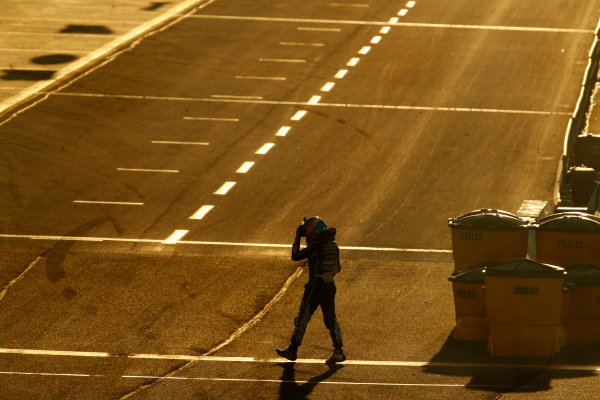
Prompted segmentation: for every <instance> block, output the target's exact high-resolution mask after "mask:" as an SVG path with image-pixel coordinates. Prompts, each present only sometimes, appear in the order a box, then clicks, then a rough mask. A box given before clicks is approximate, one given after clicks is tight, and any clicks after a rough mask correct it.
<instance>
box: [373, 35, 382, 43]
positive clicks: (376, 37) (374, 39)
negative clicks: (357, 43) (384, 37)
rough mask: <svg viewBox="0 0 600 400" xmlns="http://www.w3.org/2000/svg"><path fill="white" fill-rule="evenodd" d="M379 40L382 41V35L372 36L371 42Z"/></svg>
mask: <svg viewBox="0 0 600 400" xmlns="http://www.w3.org/2000/svg"><path fill="white" fill-rule="evenodd" d="M379 42H381V36H373V37H372V38H371V44H377V43H379Z"/></svg>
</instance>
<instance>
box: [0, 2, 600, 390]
mask: <svg viewBox="0 0 600 400" xmlns="http://www.w3.org/2000/svg"><path fill="white" fill-rule="evenodd" d="M599 17H600V2H599V1H587V2H565V1H558V0H551V1H528V2H523V1H509V0H506V1H499V2H473V1H467V0H458V1H454V2H451V3H448V2H440V1H433V0H417V1H414V2H413V1H411V2H408V3H406V2H396V1H378V2H375V1H360V2H319V1H312V0H309V1H302V2H300V1H295V0H294V1H285V2H283V1H253V2H246V1H239V0H234V1H227V2H225V1H220V0H214V1H205V2H199V3H198V7H197V8H196V9H195V10H193V12H192V13H190V14H186V15H181V16H180V18H178V19H176V20H171V21H169V22H170V23H169V24H168V25H166V26H164V27H163V28H162V29H158V30H155V31H153V33H152V34H148V35H146V36H145V37H144V38H143V39H141V40H137V41H136V42H135V43H133V44H131V45H130V46H126V47H125V48H119V49H115V51H114V54H112V56H111V57H109V58H107V59H104V60H99V61H98V62H96V63H93V64H91V65H89V66H88V67H87V68H84V69H82V70H81V71H79V73H78V74H77V76H73V77H70V78H68V79H65V80H64V81H62V82H58V83H57V86H54V87H51V88H49V89H47V92H45V93H41V94H40V97H38V98H33V99H31V101H29V102H27V103H24V104H22V105H21V106H20V108H19V109H17V110H15V111H19V112H17V113H16V114H8V115H5V116H4V117H3V119H2V120H1V121H0V124H1V125H0V138H1V142H2V146H1V147H0V148H1V151H2V155H1V157H0V166H1V168H2V174H1V179H2V180H3V182H2V185H1V186H0V190H1V192H0V193H1V194H0V209H2V214H0V221H1V225H0V235H1V236H0V246H1V247H0V251H1V252H2V257H1V258H0V280H1V282H2V285H3V289H2V291H1V292H0V332H2V333H1V334H0V388H1V389H0V398H2V399H26V398H35V399H81V398H90V399H91V398H93V399H124V398H127V399H159V398H160V399H164V398H177V399H197V398H211V399H212V398H214V399H220V398H232V399H245V398H266V399H272V398H315V399H317V398H318V399H321V398H411V399H419V398H422V399H426V398H427V399H429V398H452V399H457V398H468V399H471V398H477V399H496V398H503V399H518V398H525V397H526V398H528V399H529V398H531V399H548V398H553V399H559V398H561V399H562V398H565V397H572V398H586V397H587V398H594V397H595V396H597V393H598V383H597V382H598V380H597V371H598V368H599V367H600V357H599V356H598V354H600V353H598V348H597V346H574V345H570V346H569V347H567V348H566V349H563V351H561V352H560V353H559V354H558V355H557V356H556V357H555V358H553V359H550V360H548V359H543V360H539V359H532V360H529V359H527V360H524V359H504V358H494V357H491V356H489V354H488V353H487V352H486V349H485V343H479V342H476V343H467V342H459V341H454V340H452V339H451V332H452V329H453V326H454V310H453V303H452V292H451V287H450V285H449V283H448V282H447V280H446V278H447V276H448V275H449V273H450V272H451V271H452V256H451V253H450V235H449V230H448V228H447V226H446V222H447V218H448V217H454V216H457V215H460V214H462V213H464V212H467V211H470V210H473V209H477V208H482V207H486V208H499V209H505V210H509V211H513V212H514V211H516V209H517V208H518V207H519V205H520V204H521V202H522V201H523V200H526V199H539V200H551V199H552V195H553V189H554V182H555V178H556V168H557V165H558V160H559V157H560V154H561V150H562V139H563V134H564V129H565V126H566V124H567V121H568V118H569V115H570V113H571V112H572V110H573V107H574V104H575V102H576V100H577V96H578V95H579V83H580V82H581V77H582V76H583V73H584V68H585V63H586V60H587V52H588V49H589V48H590V46H591V44H592V41H593V30H594V29H595V27H596V24H597V21H598V19H599ZM310 215H319V216H321V217H323V218H324V219H325V220H326V221H327V222H328V223H329V224H330V225H335V226H336V227H337V228H338V242H339V244H340V245H341V246H342V259H343V271H342V273H341V274H340V275H339V276H338V277H337V278H336V283H337V286H338V297H337V312H338V319H339V321H340V325H341V327H342V332H343V335H344V342H345V346H344V349H345V352H346V353H347V355H348V361H347V362H346V363H344V364H342V365H340V366H338V367H336V368H328V367H327V366H326V365H325V364H324V359H325V358H326V357H327V356H328V355H329V353H330V351H331V344H330V339H329V336H328V333H327V331H326V330H325V328H324V326H323V324H322V322H321V317H320V314H319V312H317V313H316V314H315V316H314V317H313V320H312V322H311V324H310V325H309V328H308V331H307V334H306V337H305V342H304V344H303V346H302V347H301V348H300V353H299V357H300V358H299V360H298V361H297V362H296V363H289V362H284V360H282V359H279V358H277V357H276V354H275V352H274V349H275V348H276V347H283V346H286V345H287V344H288V341H289V337H290V334H291V331H292V328H293V325H292V321H293V317H294V316H295V314H296V312H297V309H298V305H299V300H300V296H301V294H302V289H303V284H304V283H305V280H306V276H307V274H306V270H305V268H306V266H305V265H303V264H302V263H293V262H292V261H290V258H289V253H290V245H291V240H292V238H293V235H294V230H295V228H296V226H297V224H298V223H299V222H300V220H301V218H302V217H303V216H310Z"/></svg>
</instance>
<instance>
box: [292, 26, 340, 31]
mask: <svg viewBox="0 0 600 400" xmlns="http://www.w3.org/2000/svg"><path fill="white" fill-rule="evenodd" d="M296 29H297V30H299V31H311V32H341V31H342V29H341V28H318V27H311V26H299V27H297V28H296Z"/></svg>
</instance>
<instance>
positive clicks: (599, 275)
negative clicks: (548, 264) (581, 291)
mask: <svg viewBox="0 0 600 400" xmlns="http://www.w3.org/2000/svg"><path fill="white" fill-rule="evenodd" d="M565 282H566V283H567V284H568V285H574V286H600V265H577V266H573V267H571V268H569V269H568V270H567V276H566V277H565Z"/></svg>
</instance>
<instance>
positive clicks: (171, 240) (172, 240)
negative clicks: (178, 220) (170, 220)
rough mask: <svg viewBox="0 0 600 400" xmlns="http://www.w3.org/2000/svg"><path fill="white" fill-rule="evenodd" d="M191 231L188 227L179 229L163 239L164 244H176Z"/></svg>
mask: <svg viewBox="0 0 600 400" xmlns="http://www.w3.org/2000/svg"><path fill="white" fill-rule="evenodd" d="M188 232H189V231H188V230H186V229H177V230H176V231H175V232H173V233H171V235H170V236H169V237H168V238H166V239H165V240H163V241H162V243H163V244H176V243H177V242H179V240H180V239H181V238H182V237H184V236H185V235H186V234H187V233H188Z"/></svg>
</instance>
